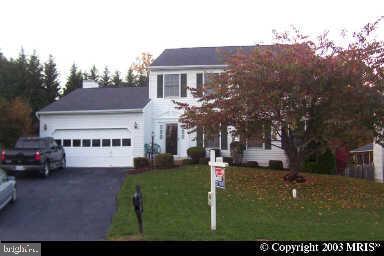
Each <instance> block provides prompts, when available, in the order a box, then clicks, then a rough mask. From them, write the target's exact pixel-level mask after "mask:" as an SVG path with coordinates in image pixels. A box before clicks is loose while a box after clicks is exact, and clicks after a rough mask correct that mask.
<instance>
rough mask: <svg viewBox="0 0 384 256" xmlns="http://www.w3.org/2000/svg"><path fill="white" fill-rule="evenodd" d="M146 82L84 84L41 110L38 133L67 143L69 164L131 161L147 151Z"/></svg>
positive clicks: (106, 164) (126, 164) (116, 164)
mask: <svg viewBox="0 0 384 256" xmlns="http://www.w3.org/2000/svg"><path fill="white" fill-rule="evenodd" d="M148 103H149V99H148V88H147V87H142V88H81V89H77V90H75V91H73V92H71V93H70V94H68V95H67V96H65V97H63V98H62V99H60V100H59V101H56V102H54V103H52V104H51V105H49V106H47V107H45V108H44V109H42V110H40V111H39V112H38V113H37V115H38V118H39V119H40V136H41V137H53V138H54V139H55V140H56V143H57V144H60V145H62V146H63V147H64V149H65V153H66V159H67V166H69V167H131V166H133V158H134V157H139V156H144V126H145V120H148V118H146V115H150V113H149V111H147V109H148V105H149V104H148Z"/></svg>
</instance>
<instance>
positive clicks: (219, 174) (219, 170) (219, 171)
mask: <svg viewBox="0 0 384 256" xmlns="http://www.w3.org/2000/svg"><path fill="white" fill-rule="evenodd" d="M215 173H216V177H223V176H224V168H221V167H215Z"/></svg>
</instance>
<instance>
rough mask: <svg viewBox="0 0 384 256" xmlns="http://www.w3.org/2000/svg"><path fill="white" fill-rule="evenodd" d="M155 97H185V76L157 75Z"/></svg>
mask: <svg viewBox="0 0 384 256" xmlns="http://www.w3.org/2000/svg"><path fill="white" fill-rule="evenodd" d="M157 97H158V98H163V97H164V98H167V97H187V74H164V75H158V76H157Z"/></svg>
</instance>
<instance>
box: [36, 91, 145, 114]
mask: <svg viewBox="0 0 384 256" xmlns="http://www.w3.org/2000/svg"><path fill="white" fill-rule="evenodd" d="M148 102H149V97H148V87H122V88H89V89H83V88H81V89H77V90H74V91H73V92H71V93H69V94H68V95H66V96H64V97H63V98H61V99H60V100H58V101H56V102H53V103H52V104H50V105H48V106H46V107H44V108H42V109H41V110H39V112H50V111H79V110H80V111H81V110H117V109H142V108H144V107H145V105H147V103H148Z"/></svg>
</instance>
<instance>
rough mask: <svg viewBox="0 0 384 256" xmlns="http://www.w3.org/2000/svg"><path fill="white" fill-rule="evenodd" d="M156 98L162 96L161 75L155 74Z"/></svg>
mask: <svg viewBox="0 0 384 256" xmlns="http://www.w3.org/2000/svg"><path fill="white" fill-rule="evenodd" d="M157 98H163V75H157Z"/></svg>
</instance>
